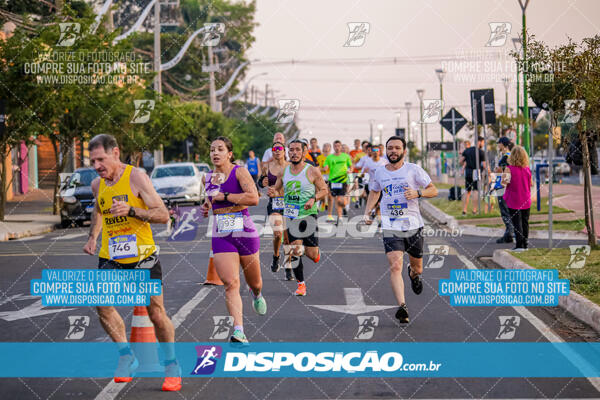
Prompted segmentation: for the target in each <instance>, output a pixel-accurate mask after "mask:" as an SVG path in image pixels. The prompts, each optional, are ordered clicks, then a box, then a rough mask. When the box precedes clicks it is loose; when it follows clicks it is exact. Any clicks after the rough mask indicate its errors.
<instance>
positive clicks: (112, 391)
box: [95, 287, 212, 400]
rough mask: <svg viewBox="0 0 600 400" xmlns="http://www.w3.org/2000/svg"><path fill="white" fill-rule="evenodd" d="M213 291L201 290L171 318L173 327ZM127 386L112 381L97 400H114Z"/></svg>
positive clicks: (208, 288) (176, 326)
mask: <svg viewBox="0 0 600 400" xmlns="http://www.w3.org/2000/svg"><path fill="white" fill-rule="evenodd" d="M211 290H212V288H210V287H204V288H202V289H200V291H198V293H196V295H195V296H194V297H193V298H192V299H191V300H190V301H188V302H187V303H185V304H184V305H183V306H182V307H181V308H180V309H179V311H177V313H176V314H175V315H174V316H173V317H172V318H171V321H172V322H173V327H174V328H175V329H177V328H178V327H179V326H180V325H181V324H182V323H183V321H185V319H186V317H187V316H188V315H189V314H190V313H191V312H192V310H193V309H194V308H196V306H197V305H198V304H200V302H201V301H202V300H204V298H205V297H206V296H208V294H209V293H210V291H211ZM125 386H127V383H115V381H114V380H112V379H111V380H110V382H109V383H108V384H107V385H106V386H104V389H102V391H101V392H100V393H98V395H97V396H96V398H95V400H114V399H115V398H116V397H117V395H118V394H119V392H120V391H121V390H123V389H125Z"/></svg>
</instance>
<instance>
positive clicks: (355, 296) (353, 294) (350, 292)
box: [310, 288, 397, 315]
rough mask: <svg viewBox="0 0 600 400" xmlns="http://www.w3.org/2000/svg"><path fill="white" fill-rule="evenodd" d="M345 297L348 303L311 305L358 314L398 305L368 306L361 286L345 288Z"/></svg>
mask: <svg viewBox="0 0 600 400" xmlns="http://www.w3.org/2000/svg"><path fill="white" fill-rule="evenodd" d="M344 298H345V299H346V304H341V305H312V304H310V306H311V307H316V308H320V309H322V310H327V311H333V312H339V313H344V314H351V315H358V314H365V313H369V312H375V311H381V310H386V309H388V308H394V307H397V306H368V305H366V304H365V298H364V296H363V293H362V289H361V288H344Z"/></svg>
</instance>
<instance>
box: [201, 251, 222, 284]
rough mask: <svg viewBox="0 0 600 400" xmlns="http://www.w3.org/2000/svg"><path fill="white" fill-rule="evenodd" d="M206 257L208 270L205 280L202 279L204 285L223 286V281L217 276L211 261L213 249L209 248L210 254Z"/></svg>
mask: <svg viewBox="0 0 600 400" xmlns="http://www.w3.org/2000/svg"><path fill="white" fill-rule="evenodd" d="M209 257H210V258H209V259H208V272H207V273H206V280H205V281H204V284H205V285H214V286H223V281H221V278H219V275H218V274H217V270H216V269H215V264H214V263H213V251H212V249H211V250H210V255H209Z"/></svg>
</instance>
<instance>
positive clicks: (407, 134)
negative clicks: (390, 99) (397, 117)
mask: <svg viewBox="0 0 600 400" xmlns="http://www.w3.org/2000/svg"><path fill="white" fill-rule="evenodd" d="M411 106H412V103H411V102H410V101H407V102H406V103H404V107H406V143H408V142H409V141H410V139H411V137H410V107H411Z"/></svg>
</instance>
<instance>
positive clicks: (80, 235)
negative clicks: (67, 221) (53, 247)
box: [52, 232, 87, 240]
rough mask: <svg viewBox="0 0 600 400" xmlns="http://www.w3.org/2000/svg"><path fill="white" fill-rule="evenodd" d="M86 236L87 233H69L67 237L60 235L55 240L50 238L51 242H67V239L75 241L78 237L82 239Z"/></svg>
mask: <svg viewBox="0 0 600 400" xmlns="http://www.w3.org/2000/svg"><path fill="white" fill-rule="evenodd" d="M85 235H87V233H85V232H82V233H69V234H68V235H62V236H57V237H55V238H52V240H68V239H75V238H78V237H82V236H85Z"/></svg>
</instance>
